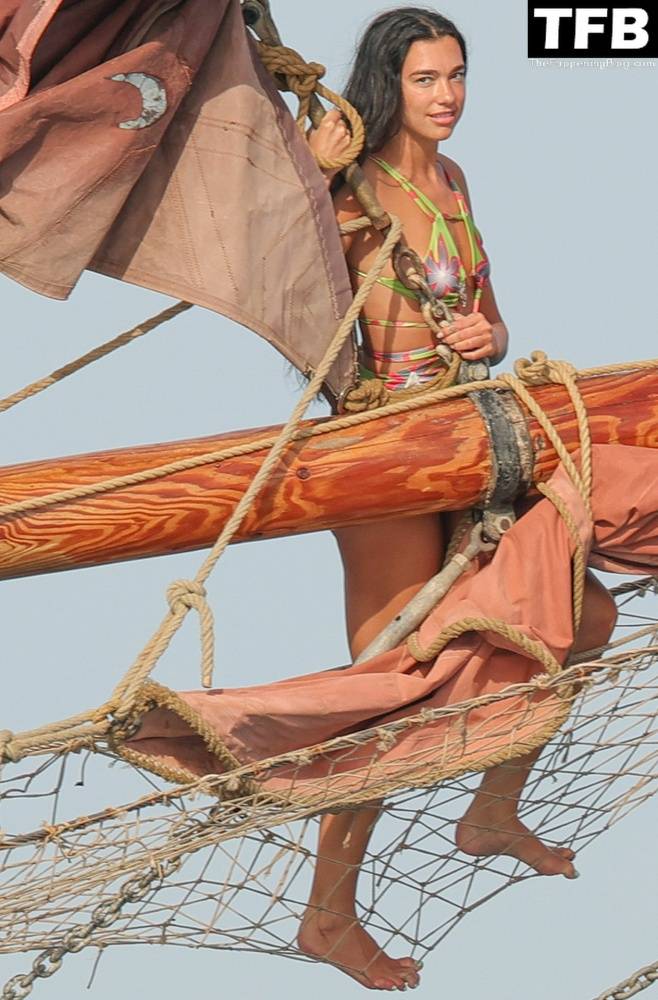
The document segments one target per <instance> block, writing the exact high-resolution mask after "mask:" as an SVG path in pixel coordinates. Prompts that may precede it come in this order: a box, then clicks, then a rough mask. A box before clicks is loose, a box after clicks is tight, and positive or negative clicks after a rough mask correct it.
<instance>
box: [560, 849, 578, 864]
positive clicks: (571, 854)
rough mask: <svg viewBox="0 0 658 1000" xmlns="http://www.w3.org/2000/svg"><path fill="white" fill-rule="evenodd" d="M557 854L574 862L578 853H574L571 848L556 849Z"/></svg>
mask: <svg viewBox="0 0 658 1000" xmlns="http://www.w3.org/2000/svg"><path fill="white" fill-rule="evenodd" d="M555 853H556V854H559V855H561V857H563V858H566V859H567V861H573V859H574V858H575V857H576V852H575V851H572V850H571V848H570V847H556V848H555Z"/></svg>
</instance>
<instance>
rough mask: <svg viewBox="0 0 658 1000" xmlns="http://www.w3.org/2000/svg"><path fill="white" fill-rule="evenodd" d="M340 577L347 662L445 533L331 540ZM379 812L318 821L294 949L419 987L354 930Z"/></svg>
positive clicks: (425, 568)
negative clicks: (314, 858)
mask: <svg viewBox="0 0 658 1000" xmlns="http://www.w3.org/2000/svg"><path fill="white" fill-rule="evenodd" d="M336 538H337V541H338V545H339V548H340V552H341V557H342V560H343V566H344V569H345V597H346V615H347V632H348V637H349V642H350V651H351V654H352V657H353V658H356V657H357V656H358V655H359V653H360V652H361V651H362V650H364V649H365V648H366V646H367V645H368V644H369V643H370V642H371V641H372V640H373V639H374V638H375V636H377V635H378V634H379V632H380V631H381V630H382V629H383V628H384V627H385V626H386V625H388V623H389V622H390V621H391V620H392V619H393V618H394V617H395V615H396V614H397V613H398V612H399V611H401V610H402V608H404V606H405V605H406V604H407V603H408V602H409V601H410V600H411V598H412V597H413V596H414V594H416V593H417V592H418V591H419V590H420V588H421V587H422V586H423V585H424V584H425V583H426V582H427V581H428V580H429V579H430V577H431V576H433V575H434V574H435V573H436V572H437V571H438V569H439V567H440V565H441V561H442V559H443V533H442V529H441V521H440V519H439V517H438V516H437V515H423V516H419V517H413V518H400V519H396V520H394V521H386V522H379V523H376V524H367V525H357V526H355V527H350V528H343V529H341V530H339V531H337V532H336ZM378 816H379V805H378V804H374V805H373V807H371V808H363V809H359V810H358V811H357V812H351V813H338V814H335V815H327V816H324V817H323V818H322V820H321V823H320V837H319V843H318V861H317V866H316V869H315V875H314V879H313V887H312V889H311V896H310V899H309V906H308V909H307V911H306V914H305V916H304V920H303V922H302V927H301V930H300V935H299V945H300V948H301V949H302V950H303V951H305V952H306V953H307V954H313V955H315V956H316V957H318V958H324V959H326V960H328V961H331V962H333V963H335V964H336V965H338V966H340V967H341V968H343V969H344V970H345V971H346V972H348V973H349V974H350V975H352V976H353V977H354V978H355V979H357V980H358V981H359V982H361V983H363V984H364V985H366V986H369V987H371V988H372V987H374V988H376V989H396V988H397V989H401V988H404V985H405V983H406V984H408V985H410V986H415V985H416V984H417V983H418V969H417V966H416V964H415V963H414V962H413V960H412V959H409V958H407V959H391V958H389V957H388V956H387V955H386V954H385V953H384V952H383V951H381V949H380V948H379V946H378V945H377V943H376V942H375V941H374V940H373V938H371V937H370V935H369V934H368V933H367V932H366V931H365V930H364V929H363V928H362V927H361V926H360V924H359V922H358V919H357V915H356V886H357V880H358V876H359V869H360V867H361V864H362V862H363V858H364V855H365V851H366V847H367V845H368V841H369V839H370V834H371V832H372V828H373V827H374V825H375V823H376V821H377V817H378Z"/></svg>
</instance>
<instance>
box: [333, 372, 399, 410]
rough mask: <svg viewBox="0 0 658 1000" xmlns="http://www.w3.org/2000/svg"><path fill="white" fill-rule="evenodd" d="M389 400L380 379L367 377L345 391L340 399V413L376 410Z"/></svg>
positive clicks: (387, 392)
mask: <svg viewBox="0 0 658 1000" xmlns="http://www.w3.org/2000/svg"><path fill="white" fill-rule="evenodd" d="M388 400H389V391H388V389H387V388H386V386H385V385H384V383H383V382H382V381H381V379H378V378H376V379H375V378H373V379H368V380H367V381H366V382H361V384H360V385H357V386H355V387H354V388H353V389H350V391H349V392H347V393H346V394H345V396H344V398H343V400H342V401H341V412H342V413H363V411H364V410H376V409H377V407H379V406H385V405H386V403H387V402H388Z"/></svg>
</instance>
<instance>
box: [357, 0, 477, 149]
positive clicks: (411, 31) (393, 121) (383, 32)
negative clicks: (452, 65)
mask: <svg viewBox="0 0 658 1000" xmlns="http://www.w3.org/2000/svg"><path fill="white" fill-rule="evenodd" d="M446 36H450V37H451V38H454V39H455V40H456V41H457V42H458V43H459V47H460V48H461V50H462V56H463V59H464V66H466V65H467V54H466V42H465V40H464V36H463V35H462V33H461V32H460V31H459V29H458V28H456V27H455V25H454V24H453V23H452V21H449V20H448V18H447V17H443V15H442V14H438V13H437V12H436V11H435V10H430V9H428V8H425V7H397V8H396V9H395V10H388V11H386V12H385V13H384V14H380V15H379V16H378V17H376V18H375V20H374V21H371V23H370V24H369V25H368V27H367V28H366V30H365V31H364V33H363V35H362V36H361V39H360V41H359V45H358V48H357V51H356V56H355V58H354V65H353V68H352V73H351V75H350V78H349V80H348V82H347V86H346V88H345V90H344V91H343V93H344V96H345V97H346V98H347V100H348V101H349V102H350V104H352V105H353V106H354V107H355V108H356V110H357V111H358V112H359V114H360V115H361V118H362V119H363V123H364V125H365V127H366V144H365V146H364V149H363V153H362V154H361V157H360V159H364V158H365V157H366V156H368V155H369V154H370V153H375V152H377V150H379V149H381V148H382V146H383V145H385V143H387V142H388V140H389V139H391V138H392V137H393V136H394V135H395V134H396V132H398V131H399V129H400V125H401V123H402V122H401V110H402V108H401V105H402V81H401V76H402V65H403V63H404V60H405V59H406V57H407V52H408V51H409V48H410V46H411V45H412V44H413V42H417V41H420V40H423V39H432V38H445V37H446Z"/></svg>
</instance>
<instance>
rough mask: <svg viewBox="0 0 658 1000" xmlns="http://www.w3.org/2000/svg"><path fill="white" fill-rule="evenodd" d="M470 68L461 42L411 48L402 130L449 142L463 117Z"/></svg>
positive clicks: (405, 66)
mask: <svg viewBox="0 0 658 1000" xmlns="http://www.w3.org/2000/svg"><path fill="white" fill-rule="evenodd" d="M465 97H466V68H465V66H464V57H463V56H462V50H461V48H460V47H459V42H458V41H457V40H456V39H455V38H452V37H451V36H449V35H448V36H445V37H444V38H431V39H423V40H422V41H417V42H413V43H412V44H411V45H410V46H409V51H408V52H407V57H406V59H405V60H404V63H403V65H402V127H403V128H404V129H406V130H407V131H408V132H410V133H411V134H412V135H413V136H415V137H417V138H421V139H429V140H431V141H432V142H439V141H441V140H443V139H447V138H448V137H449V136H450V135H451V133H452V130H453V129H454V127H455V125H456V124H457V122H458V121H459V119H460V117H461V113H462V110H463V108H464V100H465Z"/></svg>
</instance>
